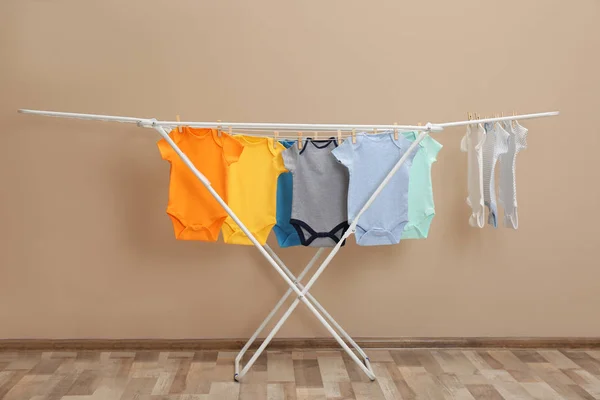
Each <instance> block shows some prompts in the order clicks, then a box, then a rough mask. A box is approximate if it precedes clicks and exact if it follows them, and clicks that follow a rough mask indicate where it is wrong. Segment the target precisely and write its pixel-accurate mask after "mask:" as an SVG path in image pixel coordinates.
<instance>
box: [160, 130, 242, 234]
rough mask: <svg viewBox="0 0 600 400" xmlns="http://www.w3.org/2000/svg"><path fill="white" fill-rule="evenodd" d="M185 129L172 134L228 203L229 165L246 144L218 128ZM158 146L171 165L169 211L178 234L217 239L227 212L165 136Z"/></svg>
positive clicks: (174, 131) (174, 139) (235, 159)
mask: <svg viewBox="0 0 600 400" xmlns="http://www.w3.org/2000/svg"><path fill="white" fill-rule="evenodd" d="M182 130H183V132H179V130H178V129H177V128H175V129H173V130H172V131H171V132H170V133H169V136H170V137H171V139H173V141H174V142H175V143H176V144H177V146H178V147H179V148H180V149H181V151H183V152H184V153H185V154H186V155H187V156H188V158H189V159H190V160H191V161H192V163H193V164H194V166H195V167H196V168H197V169H198V171H200V172H201V173H202V174H203V175H204V176H206V178H207V179H208V180H209V181H210V183H211V186H212V187H213V189H215V190H216V191H217V193H218V194H219V196H221V197H222V198H223V200H224V201H225V202H227V176H228V170H229V165H231V164H232V163H234V162H236V161H237V160H238V159H239V157H240V154H241V153H242V150H243V149H244V147H243V146H242V145H241V144H240V143H239V142H238V141H237V140H235V139H233V138H232V137H231V136H229V135H227V134H226V133H221V136H220V137H219V136H218V134H217V131H216V129H195V128H188V127H184V128H183V129H182ZM158 149H159V150H160V154H161V156H162V158H163V159H164V160H167V161H169V163H170V164H171V177H170V181H171V182H170V185H169V204H168V206H167V214H168V215H169V217H170V218H171V221H172V222H173V229H174V230H175V237H176V238H177V239H181V240H203V241H207V242H216V241H217V239H218V237H219V231H220V230H221V225H223V222H224V221H225V218H227V213H226V212H225V210H223V207H221V205H220V204H219V203H218V202H217V200H215V198H214V197H212V195H211V194H210V192H209V191H208V190H207V189H206V188H205V187H204V185H202V183H201V182H200V181H199V180H198V178H196V176H195V175H194V173H193V172H192V171H191V170H190V169H189V168H188V167H187V166H186V165H185V164H184V163H183V161H181V159H180V158H179V156H178V155H177V153H175V150H173V148H171V146H170V145H169V143H167V141H166V140H165V139H161V140H159V142H158Z"/></svg>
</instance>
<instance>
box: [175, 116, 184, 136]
mask: <svg viewBox="0 0 600 400" xmlns="http://www.w3.org/2000/svg"><path fill="white" fill-rule="evenodd" d="M175 119H176V120H177V122H181V119H179V114H177V115H176V116H175ZM177 130H178V131H179V133H181V132H183V129H181V125H177Z"/></svg>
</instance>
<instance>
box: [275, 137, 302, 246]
mask: <svg viewBox="0 0 600 400" xmlns="http://www.w3.org/2000/svg"><path fill="white" fill-rule="evenodd" d="M279 143H281V144H282V146H283V147H285V148H286V149H289V148H290V147H292V146H293V145H294V143H296V142H295V141H291V140H282V141H280V142H279ZM293 185H294V182H293V179H292V173H291V172H284V173H282V174H281V175H279V178H278V179H277V215H276V217H277V224H275V226H274V227H273V231H274V232H275V236H276V237H277V243H279V247H292V246H299V245H300V244H302V243H301V242H300V236H298V232H297V231H296V229H295V228H294V226H293V225H292V224H290V219H291V218H292V199H293Z"/></svg>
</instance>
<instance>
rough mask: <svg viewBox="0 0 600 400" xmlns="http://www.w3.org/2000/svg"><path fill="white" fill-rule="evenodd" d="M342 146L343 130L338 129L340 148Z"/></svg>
mask: <svg viewBox="0 0 600 400" xmlns="http://www.w3.org/2000/svg"><path fill="white" fill-rule="evenodd" d="M340 144H342V130H341V129H338V146H339V145H340Z"/></svg>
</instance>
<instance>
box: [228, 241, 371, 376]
mask: <svg viewBox="0 0 600 400" xmlns="http://www.w3.org/2000/svg"><path fill="white" fill-rule="evenodd" d="M264 248H265V250H267V252H268V253H269V254H270V255H271V257H273V259H275V261H276V262H277V263H278V264H279V266H280V267H281V268H282V269H283V271H284V272H285V273H286V275H287V276H289V277H290V279H292V281H293V282H294V283H295V284H296V286H297V287H298V288H299V289H300V290H302V289H304V286H303V285H302V284H301V283H300V281H301V280H302V278H304V276H305V275H306V273H307V272H308V271H309V270H310V269H311V268H312V267H313V265H314V263H315V262H316V261H317V260H318V259H319V257H320V256H321V254H322V253H323V251H324V250H325V249H324V248H321V249H319V250H317V252H316V253H315V255H314V256H313V258H312V259H311V260H310V262H309V263H308V264H307V265H306V267H305V268H304V269H303V270H302V272H301V273H300V275H298V277H297V278H296V277H295V276H294V275H293V274H292V272H291V271H290V270H289V269H288V268H287V266H286V265H285V263H284V262H283V261H282V260H281V258H279V256H278V255H277V253H275V251H273V249H271V247H270V246H269V245H265V246H264ZM291 293H292V289H291V288H290V289H288V290H287V292H286V293H285V294H284V295H283V297H282V298H281V299H280V300H279V302H278V303H277V304H276V305H275V307H274V308H273V310H271V312H270V313H269V315H268V316H267V317H266V318H265V320H264V321H263V322H262V323H261V325H260V326H259V327H258V329H257V330H256V332H254V334H253V335H252V337H251V338H250V339H249V340H248V342H247V343H246V344H245V345H244V347H243V348H242V350H241V351H240V352H239V354H238V355H237V357H236V359H235V377H236V380H238V379H239V378H241V377H242V376H243V375H240V362H241V360H242V358H243V357H244V354H245V353H246V351H247V350H248V348H250V346H251V345H252V343H254V341H255V340H256V338H257V337H258V335H259V334H260V333H261V332H262V331H263V330H264V328H265V327H266V325H267V324H268V323H269V321H270V320H271V319H272V318H273V316H274V315H275V314H276V313H277V311H278V310H279V309H280V308H281V306H282V305H283V303H285V301H286V300H287V298H288V297H289V296H290V294H291ZM306 298H307V299H308V300H309V301H310V302H312V303H313V305H314V306H315V308H316V309H317V310H318V311H319V312H320V313H321V314H323V315H324V316H325V318H326V319H327V320H328V322H329V323H330V324H331V325H333V327H334V328H335V329H336V330H337V332H339V333H340V334H341V336H342V337H343V339H345V340H346V342H348V343H349V344H350V345H351V346H352V347H354V349H355V350H356V351H357V352H358V354H359V355H360V356H361V357H362V359H363V363H364V364H365V366H366V367H367V368H368V369H369V370H371V365H370V362H369V357H368V356H367V355H366V353H365V352H364V351H363V350H362V349H361V348H360V346H358V344H356V342H355V341H354V340H353V339H352V337H351V336H350V335H349V334H348V333H347V332H346V331H345V330H344V329H343V328H342V327H341V326H340V324H338V322H337V321H336V320H335V319H334V318H333V317H332V316H331V314H329V313H328V312H327V310H326V309H325V307H323V306H322V305H321V304H320V303H319V302H318V301H317V300H316V299H315V298H314V296H312V295H311V294H310V293H308V292H307V293H306ZM259 356H260V354H259ZM257 358H258V357H257ZM248 364H249V365H247V367H248V368H247V369H249V368H250V367H251V366H252V365H251V364H250V363H248ZM247 369H246V370H247Z"/></svg>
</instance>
